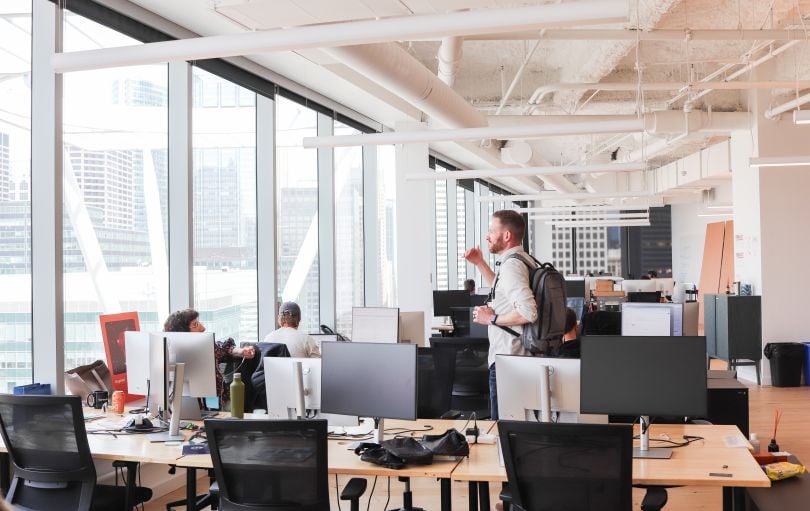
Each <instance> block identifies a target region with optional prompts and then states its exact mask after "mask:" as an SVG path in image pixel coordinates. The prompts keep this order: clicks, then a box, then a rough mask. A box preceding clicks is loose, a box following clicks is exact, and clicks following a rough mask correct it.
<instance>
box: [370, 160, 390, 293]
mask: <svg viewBox="0 0 810 511" xmlns="http://www.w3.org/2000/svg"><path fill="white" fill-rule="evenodd" d="M396 184H397V183H396V153H395V150H394V146H378V147H377V190H376V194H377V243H378V246H377V250H376V254H378V255H377V257H376V258H375V263H374V264H375V265H376V268H375V270H374V271H375V272H376V274H377V275H379V279H380V280H379V285H378V286H377V289H378V291H377V292H378V295H377V296H376V297H373V298H374V301H373V302H372V303H374V304H379V305H380V306H382V307H394V306H395V305H396V303H397V298H396V296H397V295H396V291H397V265H396V255H397V245H396V244H397V236H396V196H397V195H396ZM369 299H372V297H369Z"/></svg>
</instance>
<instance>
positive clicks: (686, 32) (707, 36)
mask: <svg viewBox="0 0 810 511" xmlns="http://www.w3.org/2000/svg"><path fill="white" fill-rule="evenodd" d="M806 38H807V34H806V33H805V31H804V30H803V29H802V28H801V27H798V28H793V29H777V30H736V29H718V30H693V29H681V30H669V29H664V30H649V31H644V30H641V31H639V30H632V29H571V30H554V29H549V30H545V31H544V32H543V33H542V34H540V33H538V32H536V31H530V30H527V31H522V32H521V31H519V32H502V33H497V34H493V33H489V34H475V35H471V36H469V37H468V38H467V39H470V40H477V41H532V40H536V39H540V40H544V41H636V40H640V41H675V42H684V41H764V40H771V41H791V40H792V41H803V40H805V39H806Z"/></svg>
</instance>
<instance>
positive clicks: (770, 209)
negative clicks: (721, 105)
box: [732, 64, 810, 384]
mask: <svg viewBox="0 0 810 511" xmlns="http://www.w3.org/2000/svg"><path fill="white" fill-rule="evenodd" d="M774 71H775V70H774V68H773V64H769V65H766V66H762V67H761V68H758V69H757V73H758V75H759V77H765V76H768V75H769V74H773V72H774ZM769 96H770V95H769V93H767V92H765V91H758V92H756V93H754V96H753V98H754V101H752V105H753V106H752V108H753V111H754V113H755V114H756V115H755V119H756V128H755V131H754V137H753V138H754V143H755V147H754V153H753V154H752V156H759V157H785V156H800V155H802V154H805V153H806V152H807V150H806V147H807V141H808V140H810V127H808V126H796V125H794V124H793V122H792V120H791V119H790V118H789V117H788V116H785V118H784V119H781V120H769V119H766V118H765V117H764V113H765V111H766V110H767V109H768V107H769V102H770V97H769ZM744 136H747V137H748V138H749V140H750V138H751V134H750V133H749V132H746V133H745V134H744ZM734 142H738V143H739V142H741V141H740V139H739V137H735V138H732V144H734ZM738 147H740V149H741V151H738ZM732 149H733V150H732V154H737V153H740V154H741V153H742V149H743V147H742V145H738V146H737V147H734V146H733V145H732ZM732 163H733V164H739V166H734V167H733V172H734V175H733V196H734V217H735V225H734V234H735V243H734V254H735V274H736V275H735V277H736V279H735V280H740V281H741V282H747V283H752V284H753V286H754V294H761V295H762V342H763V346H764V345H765V344H767V343H769V342H791V341H792V342H795V341H804V340H807V339H810V326H808V324H807V322H806V321H800V320H797V319H796V304H798V303H801V301H802V298H803V297H804V292H805V290H806V289H807V288H808V287H810V273H808V272H807V271H805V268H806V266H807V253H808V251H810V237H808V236H807V230H806V228H805V227H804V225H805V222H804V219H806V218H809V217H810V201H808V200H807V190H810V165H809V166H804V167H764V168H753V167H749V166H748V164H747V162H746V161H743V162H740V161H739V159H735V161H733V162H732ZM740 372H741V374H742V375H744V376H745V377H746V378H747V379H751V380H755V378H754V375H753V371H752V368H750V367H744V368H741V371H740ZM763 383H765V384H767V383H770V371H769V367H768V361H767V360H766V359H764V358H763Z"/></svg>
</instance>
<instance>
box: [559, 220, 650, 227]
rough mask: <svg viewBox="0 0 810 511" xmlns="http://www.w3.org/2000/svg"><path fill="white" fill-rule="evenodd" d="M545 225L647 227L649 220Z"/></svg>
mask: <svg viewBox="0 0 810 511" xmlns="http://www.w3.org/2000/svg"><path fill="white" fill-rule="evenodd" d="M546 225H553V226H556V227H649V225H650V221H649V220H588V221H584V222H576V223H573V222H572V223H560V222H557V221H554V220H552V221H549V222H546Z"/></svg>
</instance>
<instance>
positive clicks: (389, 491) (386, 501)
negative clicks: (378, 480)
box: [383, 476, 391, 509]
mask: <svg viewBox="0 0 810 511" xmlns="http://www.w3.org/2000/svg"><path fill="white" fill-rule="evenodd" d="M389 502H391V476H388V498H387V499H385V505H384V506H383V509H388V503H389Z"/></svg>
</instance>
